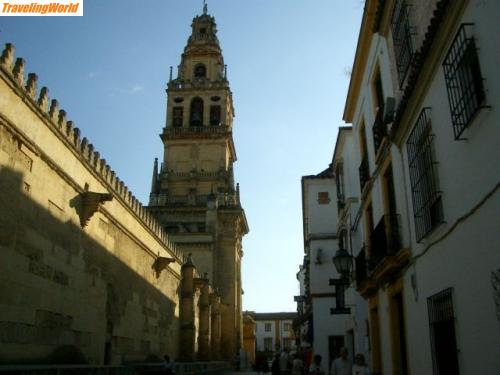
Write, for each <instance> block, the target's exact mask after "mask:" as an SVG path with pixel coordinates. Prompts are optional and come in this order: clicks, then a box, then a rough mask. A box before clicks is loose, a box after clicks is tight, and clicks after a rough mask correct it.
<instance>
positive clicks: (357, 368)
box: [352, 353, 371, 375]
mask: <svg viewBox="0 0 500 375" xmlns="http://www.w3.org/2000/svg"><path fill="white" fill-rule="evenodd" d="M352 375H371V373H370V369H368V366H367V365H366V363H365V356H364V355H363V354H361V353H358V354H356V356H355V357H354V365H353V366H352Z"/></svg>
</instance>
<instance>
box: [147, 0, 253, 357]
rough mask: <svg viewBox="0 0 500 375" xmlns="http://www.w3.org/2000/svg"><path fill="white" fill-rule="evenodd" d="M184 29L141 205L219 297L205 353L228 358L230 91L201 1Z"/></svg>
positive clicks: (236, 221)
mask: <svg viewBox="0 0 500 375" xmlns="http://www.w3.org/2000/svg"><path fill="white" fill-rule="evenodd" d="M191 27H192V32H191V36H190V37H189V39H188V41H187V45H186V47H185V48H184V52H183V54H182V56H181V63H180V65H179V67H178V74H177V78H173V77H172V68H170V80H169V82H168V88H167V116H166V122H165V127H164V128H163V132H162V133H161V134H160V137H161V139H162V141H163V144H164V155H163V162H162V163H161V164H160V166H158V160H157V159H155V162H154V169H153V178H152V184H151V195H150V201H149V207H148V210H149V211H150V212H152V213H153V214H154V215H155V216H156V217H157V218H158V219H159V221H160V223H162V225H163V226H164V228H165V229H166V230H167V232H168V233H169V234H170V238H171V240H173V241H174V242H175V243H176V245H177V246H178V247H179V248H181V249H182V250H183V251H184V252H185V253H186V254H187V253H191V254H192V259H193V262H194V264H195V265H196V268H197V271H198V272H199V273H200V274H203V275H206V277H207V278H208V279H209V281H210V283H211V285H212V286H213V287H214V288H215V291H216V293H217V296H220V306H218V307H217V310H218V311H220V313H221V321H220V331H221V333H220V335H221V336H220V345H219V346H220V348H212V351H211V354H212V355H211V357H212V358H213V359H218V358H221V359H226V360H230V359H233V358H234V357H235V355H236V354H237V353H238V350H239V349H240V347H241V345H242V301H241V295H242V289H241V259H242V256H243V251H242V243H241V242H242V237H243V236H244V235H245V234H246V233H247V232H248V225H247V221H246V218H245V213H244V211H243V209H242V207H241V204H240V196H239V186H238V184H236V185H235V182H234V176H233V163H234V162H235V161H236V150H235V147H234V142H233V136H232V127H233V118H234V108H233V100H232V93H231V90H230V88H229V82H228V80H227V72H226V66H225V65H224V58H223V56H222V50H221V48H220V45H219V40H218V39H217V25H216V23H215V20H214V18H213V17H212V16H210V15H209V14H208V12H207V6H206V5H205V6H204V9H203V14H202V15H200V16H196V17H195V18H194V19H193V23H192V25H191ZM212 342H213V340H212Z"/></svg>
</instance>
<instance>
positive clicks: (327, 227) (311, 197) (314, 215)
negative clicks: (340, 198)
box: [306, 178, 337, 234]
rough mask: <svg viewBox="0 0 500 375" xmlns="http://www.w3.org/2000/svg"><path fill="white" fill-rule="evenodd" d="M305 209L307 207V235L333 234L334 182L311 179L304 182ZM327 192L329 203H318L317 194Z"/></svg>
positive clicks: (335, 221)
mask: <svg viewBox="0 0 500 375" xmlns="http://www.w3.org/2000/svg"><path fill="white" fill-rule="evenodd" d="M306 184H307V186H308V188H307V194H306V199H307V207H308V213H307V215H308V217H307V219H308V228H309V233H308V234H319V233H335V230H336V228H337V195H336V194H337V193H336V189H335V180H334V179H333V178H328V179H311V180H306ZM319 192H328V196H329V198H330V202H329V203H328V204H319V203H318V193H319Z"/></svg>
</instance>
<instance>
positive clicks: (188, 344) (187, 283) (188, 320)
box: [179, 254, 196, 362]
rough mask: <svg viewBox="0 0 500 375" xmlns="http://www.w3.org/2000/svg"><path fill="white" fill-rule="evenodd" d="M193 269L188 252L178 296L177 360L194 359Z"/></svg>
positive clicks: (187, 360) (182, 269)
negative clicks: (178, 340)
mask: <svg viewBox="0 0 500 375" xmlns="http://www.w3.org/2000/svg"><path fill="white" fill-rule="evenodd" d="M194 271H195V266H194V264H193V260H192V258H191V254H189V256H188V258H187V260H186V262H185V263H184V264H183V265H182V268H181V276H182V280H181V296H180V297H181V298H180V323H181V324H180V326H181V332H180V343H179V361H181V362H190V361H194V360H195V335H196V327H195V311H194V309H195V306H194V293H195V285H194Z"/></svg>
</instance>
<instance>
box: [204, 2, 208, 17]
mask: <svg viewBox="0 0 500 375" xmlns="http://www.w3.org/2000/svg"><path fill="white" fill-rule="evenodd" d="M207 13H208V6H207V0H203V14H207Z"/></svg>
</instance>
